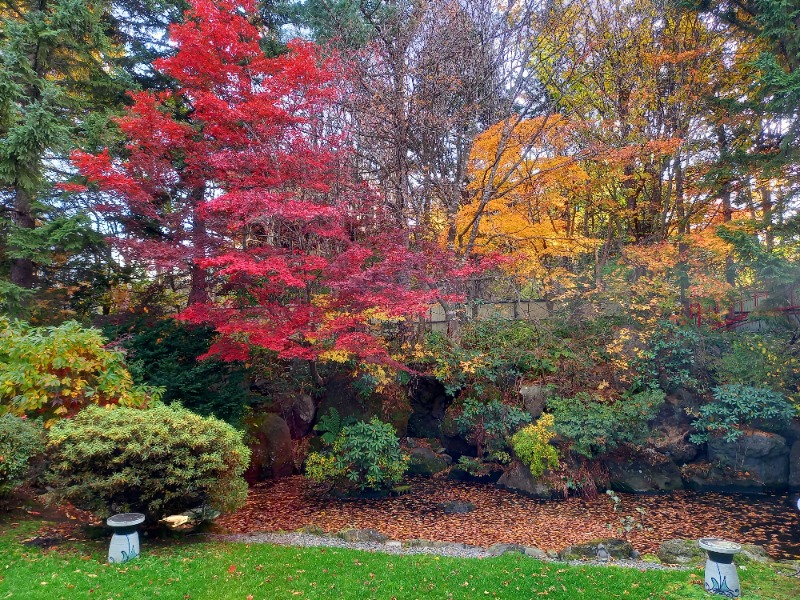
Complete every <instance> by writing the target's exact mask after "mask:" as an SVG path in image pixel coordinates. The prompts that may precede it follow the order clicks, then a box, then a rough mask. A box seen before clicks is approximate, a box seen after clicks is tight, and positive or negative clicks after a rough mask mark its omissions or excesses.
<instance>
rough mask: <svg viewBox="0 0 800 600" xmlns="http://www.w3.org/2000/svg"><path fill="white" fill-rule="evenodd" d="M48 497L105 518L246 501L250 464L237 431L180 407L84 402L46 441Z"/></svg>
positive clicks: (224, 508)
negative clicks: (245, 476) (139, 407)
mask: <svg viewBox="0 0 800 600" xmlns="http://www.w3.org/2000/svg"><path fill="white" fill-rule="evenodd" d="M47 448H48V453H49V456H50V459H51V462H50V474H49V481H50V483H51V485H52V486H53V488H54V490H55V491H54V493H53V495H54V499H56V500H59V499H65V500H68V501H70V502H72V503H73V504H75V505H76V506H79V507H82V508H86V509H88V510H92V511H94V512H96V513H97V514H98V515H100V516H106V515H109V514H113V513H116V512H131V511H134V512H143V513H145V514H147V515H148V516H150V517H152V518H160V517H163V516H165V515H171V514H176V513H180V512H183V511H185V510H188V509H193V508H196V507H198V506H211V507H213V508H215V509H217V510H220V511H223V512H225V511H231V510H235V509H236V508H239V507H240V506H242V505H243V504H244V501H245V498H246V496H247V484H246V483H245V481H244V479H242V477H241V475H242V473H243V472H244V470H245V469H246V468H247V466H248V464H249V461H250V451H249V450H248V448H247V447H246V446H245V445H244V443H243V442H242V434H241V432H239V431H237V430H236V429H234V428H233V427H231V426H230V425H228V424H227V423H225V422H223V421H220V420H219V419H216V418H214V417H202V416H200V415H197V414H195V413H193V412H191V411H189V410H187V409H185V408H183V407H181V406H180V405H174V404H173V405H170V406H166V405H158V406H154V407H152V408H148V409H146V410H137V409H133V408H126V407H113V408H111V407H106V408H101V407H96V406H90V407H88V408H85V409H84V410H82V411H81V412H79V413H78V414H77V415H76V416H75V417H74V418H72V419H65V420H63V421H60V422H58V423H56V424H55V425H54V426H53V427H52V429H51V430H50V435H49V441H48V444H47Z"/></svg>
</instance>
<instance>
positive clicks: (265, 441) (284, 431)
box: [244, 412, 294, 483]
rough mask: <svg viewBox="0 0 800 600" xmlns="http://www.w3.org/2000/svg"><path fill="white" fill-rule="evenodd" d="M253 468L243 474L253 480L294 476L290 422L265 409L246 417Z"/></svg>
mask: <svg viewBox="0 0 800 600" xmlns="http://www.w3.org/2000/svg"><path fill="white" fill-rule="evenodd" d="M246 424H247V435H246V440H247V444H248V446H249V447H250V451H251V456H250V467H249V468H248V469H247V471H245V474H244V477H245V479H247V481H249V482H250V483H254V482H256V481H261V480H263V479H270V478H276V477H285V476H287V475H291V474H292V471H293V470H294V460H293V452H292V436H291V433H290V432H289V425H288V424H287V423H286V421H284V420H283V418H281V417H280V416H279V415H276V414H275V413H270V412H263V413H258V414H255V415H253V416H252V417H250V418H249V419H248V420H247V423H246Z"/></svg>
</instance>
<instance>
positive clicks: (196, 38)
mask: <svg viewBox="0 0 800 600" xmlns="http://www.w3.org/2000/svg"><path fill="white" fill-rule="evenodd" d="M253 15H255V2H254V1H253V0H236V1H231V0H195V1H194V2H193V5H192V7H191V9H190V10H189V11H187V13H186V18H185V22H184V23H183V24H181V25H175V26H173V27H172V28H171V30H170V35H171V39H172V41H173V43H174V44H175V46H176V48H177V51H176V53H175V55H174V56H172V57H169V58H166V59H163V60H160V61H158V62H156V64H155V65H154V66H155V68H156V69H158V70H160V71H161V72H163V73H165V74H166V75H169V76H170V77H172V78H173V79H174V81H175V87H174V89H173V90H172V91H168V92H160V93H149V92H144V93H135V94H132V98H133V106H132V107H131V108H130V110H129V111H128V113H127V115H126V116H125V117H124V118H121V119H120V120H119V125H120V127H121V129H122V131H123V132H124V134H125V135H126V137H127V140H128V144H127V152H128V155H127V157H126V159H125V160H122V161H118V160H114V159H112V157H111V156H110V155H109V153H108V152H102V153H100V154H97V155H90V154H85V153H76V154H75V155H74V157H73V160H74V161H75V163H76V164H77V165H78V167H79V169H80V171H81V172H82V173H83V174H84V175H85V176H86V177H87V178H88V179H89V180H90V181H92V182H94V183H95V184H97V185H98V186H99V187H100V189H101V190H103V191H105V192H107V194H106V197H107V198H108V200H107V201H106V202H105V203H104V205H103V206H102V208H103V209H104V210H105V211H106V212H107V213H109V214H110V215H112V216H113V217H114V218H115V219H116V220H118V221H119V222H120V223H122V225H123V226H124V234H123V235H121V236H120V237H118V238H116V239H115V240H114V242H115V244H116V245H117V247H118V248H119V249H120V250H121V251H123V252H124V253H125V254H126V256H128V257H129V258H130V259H131V260H133V261H138V262H139V263H140V264H144V265H146V266H147V267H148V268H150V269H155V270H160V272H164V271H165V270H166V271H168V272H182V273H188V272H191V291H190V294H189V306H188V308H187V309H186V310H185V311H184V312H183V313H182V315H181V317H182V318H183V319H186V320H188V321H190V322H196V323H201V322H202V323H209V324H211V325H213V326H214V327H215V328H216V330H217V332H218V333H219V334H220V335H219V337H218V340H217V343H215V344H214V346H213V347H212V348H211V350H210V353H211V354H219V355H220V356H222V357H223V358H225V359H228V360H239V359H245V358H246V357H247V356H248V354H249V349H250V348H251V347H252V346H258V347H262V348H267V349H269V350H272V351H274V352H276V353H277V354H278V355H279V356H280V357H282V358H306V359H315V358H318V357H319V356H320V355H321V354H323V353H325V352H331V351H336V352H337V353H338V356H339V357H341V356H353V357H357V358H358V359H360V360H366V361H388V360H390V359H389V356H388V352H387V350H386V347H385V345H384V344H383V343H381V341H380V336H379V335H376V330H377V329H378V327H376V324H380V323H382V322H384V323H385V322H386V321H387V320H392V319H396V318H406V317H409V316H412V315H415V314H417V313H420V312H422V311H424V310H426V309H427V307H428V305H429V303H430V302H432V301H433V300H435V298H436V296H437V293H438V292H437V289H440V288H441V286H440V284H441V282H442V281H444V280H448V281H451V280H453V279H454V278H455V279H458V278H463V277H464V276H468V275H470V274H471V273H472V272H474V270H475V268H474V267H467V268H463V267H462V268H460V269H457V268H450V267H449V265H451V264H452V265H455V263H454V262H453V261H450V260H449V257H446V256H444V255H443V253H442V251H435V252H434V251H432V248H427V249H426V248H420V247H416V248H411V247H410V244H409V242H408V240H409V237H408V232H407V231H398V230H396V229H392V228H389V227H387V226H386V225H385V224H386V223H388V222H389V219H388V218H386V215H385V213H384V211H383V209H382V204H381V202H380V201H379V200H380V199H379V198H377V196H376V194H375V193H374V191H373V190H371V189H370V187H369V186H368V185H366V184H364V183H363V182H359V181H356V180H354V177H353V176H352V175H351V169H349V168H348V167H347V165H348V164H349V162H348V152H349V150H348V146H347V136H346V132H344V131H343V129H342V128H341V127H335V126H333V125H332V123H331V118H330V115H331V114H332V113H333V111H332V110H331V109H332V107H333V106H334V103H335V102H336V100H337V99H338V98H339V95H340V94H341V93H342V89H343V87H342V86H341V85H340V83H339V82H341V81H342V73H341V70H340V68H339V63H338V62H337V60H336V59H335V57H331V56H325V55H324V54H323V53H322V52H321V51H320V49H319V48H318V47H317V46H315V45H314V44H311V43H307V42H301V41H294V42H291V43H290V44H289V48H288V52H287V53H285V54H283V55H281V56H278V57H276V58H269V57H266V56H265V55H264V53H263V52H262V50H261V48H260V46H259V42H260V40H261V34H260V30H259V29H258V27H257V26H256V25H255V24H254V23H256V20H255V18H254V17H253ZM329 356H330V354H329Z"/></svg>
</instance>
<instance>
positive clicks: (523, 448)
mask: <svg viewBox="0 0 800 600" xmlns="http://www.w3.org/2000/svg"><path fill="white" fill-rule="evenodd" d="M554 424H555V419H554V418H553V415H550V414H543V415H542V416H541V417H539V419H538V420H537V421H536V423H532V424H531V425H528V426H526V427H523V428H522V429H520V430H519V431H517V433H515V434H514V435H513V436H512V437H511V447H512V448H513V449H514V454H516V455H517V458H519V459H520V460H521V461H522V462H523V463H525V464H526V465H527V466H528V468H530V470H531V473H532V474H533V476H534V477H540V476H541V475H542V474H544V472H545V470H548V469H557V468H558V451H557V450H556V449H555V447H554V446H552V445H550V440H552V439H553V436H555V433H556V432H555V430H554V429H553V426H554Z"/></svg>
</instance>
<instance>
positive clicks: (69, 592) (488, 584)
mask: <svg viewBox="0 0 800 600" xmlns="http://www.w3.org/2000/svg"><path fill="white" fill-rule="evenodd" d="M39 525H41V522H31V521H29V522H22V523H20V524H19V525H17V526H13V527H12V526H9V525H7V524H5V525H0V527H2V528H3V533H2V534H0V599H6V598H15V599H16V598H19V599H22V598H30V599H39V598H41V599H43V600H44V599H46V600H55V599H57V598H65V599H73V598H98V599H103V600H107V599H110V598H126V599H128V598H133V599H137V600H139V599H150V598H176V599H181V600H183V599H203V598H208V599H214V600H218V599H227V598H233V599H239V600H246V599H248V598H253V599H269V600H278V599H283V598H287V599H289V598H321V599H325V600H333V599H336V598H348V599H349V598H353V599H366V598H386V599H391V598H396V599H398V600H399V599H416V598H431V599H433V598H436V599H446V598H519V599H522V598H539V597H546V598H563V599H573V598H575V599H579V598H590V599H592V600H598V599H601V598H628V599H634V598H704V597H705V598H708V596H706V594H705V593H704V592H703V590H702V587H701V586H700V585H697V584H696V583H693V582H696V581H698V580H699V578H698V575H700V572H699V571H695V572H694V573H692V572H687V571H648V572H642V571H639V570H636V569H627V568H618V567H606V568H603V567H567V566H563V565H559V564H549V563H541V562H537V561H535V560H532V559H529V558H526V557H524V556H521V555H505V556H502V557H499V558H494V559H488V560H475V559H472V560H469V559H453V558H444V557H441V558H440V557H434V556H392V555H386V554H371V553H367V552H358V551H351V550H341V549H333V548H328V549H322V548H309V549H301V548H286V547H279V546H267V545H262V544H254V545H246V544H222V543H197V544H191V545H189V544H185V543H176V544H174V545H172V546H167V547H165V546H159V547H153V546H152V545H148V543H147V541H146V540H145V541H144V543H143V548H142V551H143V556H141V557H139V558H138V559H136V560H135V561H132V562H130V563H127V564H125V565H114V566H112V565H107V564H105V562H104V561H105V550H106V546H105V542H81V543H75V544H72V545H71V546H69V547H66V548H65V547H63V546H62V547H59V548H58V549H53V550H49V551H43V550H41V549H39V548H35V547H28V546H24V545H23V544H21V540H23V539H25V538H26V537H29V536H31V535H32V533H33V532H34V531H35V530H36V529H37V527H38V526H39ZM740 576H741V580H742V586H743V589H744V590H745V593H746V596H745V597H746V598H753V599H756V598H762V599H766V598H769V599H775V600H783V599H786V600H789V599H791V598H800V581H798V580H796V579H789V578H786V577H782V576H778V575H776V574H774V572H773V571H771V570H770V569H768V568H765V567H759V568H753V567H750V568H748V569H747V570H745V571H742V572H740Z"/></svg>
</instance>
